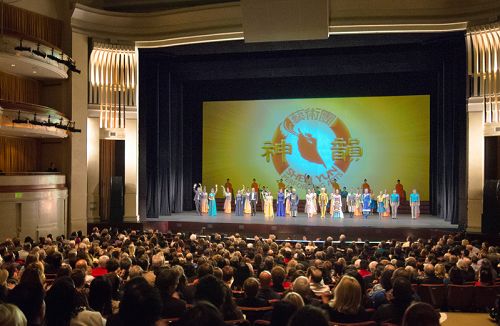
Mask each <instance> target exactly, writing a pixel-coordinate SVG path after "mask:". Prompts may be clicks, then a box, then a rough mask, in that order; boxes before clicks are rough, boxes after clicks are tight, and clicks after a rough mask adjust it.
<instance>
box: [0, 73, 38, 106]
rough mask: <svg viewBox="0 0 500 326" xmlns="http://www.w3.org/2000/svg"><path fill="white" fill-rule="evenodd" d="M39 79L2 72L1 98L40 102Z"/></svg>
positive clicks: (13, 100) (33, 102)
mask: <svg viewBox="0 0 500 326" xmlns="http://www.w3.org/2000/svg"><path fill="white" fill-rule="evenodd" d="M40 89H41V84H40V82H39V81H37V80H34V79H29V78H22V77H18V76H14V75H9V74H6V73H4V72H0V99H2V100H6V101H11V102H24V103H31V104H40Z"/></svg>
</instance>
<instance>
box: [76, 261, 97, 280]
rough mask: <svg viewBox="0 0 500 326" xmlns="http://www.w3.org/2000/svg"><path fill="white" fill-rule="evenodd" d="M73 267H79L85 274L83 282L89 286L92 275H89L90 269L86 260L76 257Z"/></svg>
mask: <svg viewBox="0 0 500 326" xmlns="http://www.w3.org/2000/svg"><path fill="white" fill-rule="evenodd" d="M75 269H79V270H81V271H82V272H83V273H84V274H85V284H86V285H87V286H89V285H90V282H92V280H93V279H94V277H93V276H92V275H90V271H91V269H90V268H89V265H88V263H87V261H86V260H85V259H78V260H77V261H76V263H75Z"/></svg>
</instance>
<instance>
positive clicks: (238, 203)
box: [234, 194, 244, 216]
mask: <svg viewBox="0 0 500 326" xmlns="http://www.w3.org/2000/svg"><path fill="white" fill-rule="evenodd" d="M243 200H244V198H243V196H242V195H241V194H236V198H235V200H234V201H235V207H234V213H235V215H236V216H243Z"/></svg>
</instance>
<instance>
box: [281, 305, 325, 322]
mask: <svg viewBox="0 0 500 326" xmlns="http://www.w3.org/2000/svg"><path fill="white" fill-rule="evenodd" d="M328 320H329V318H328V315H327V314H326V312H325V311H324V310H323V309H320V308H317V307H315V306H312V305H307V306H304V307H302V308H300V309H299V310H297V312H295V313H294V314H293V315H292V317H291V318H290V320H289V322H288V326H304V325H314V326H328V325H329V322H328Z"/></svg>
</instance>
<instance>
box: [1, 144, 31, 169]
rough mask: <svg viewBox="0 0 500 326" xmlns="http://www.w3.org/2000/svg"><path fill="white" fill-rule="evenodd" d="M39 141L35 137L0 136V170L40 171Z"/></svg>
mask: <svg viewBox="0 0 500 326" xmlns="http://www.w3.org/2000/svg"><path fill="white" fill-rule="evenodd" d="M39 157H40V142H39V140H37V139H31V138H18V137H4V136H0V170H2V171H3V172H37V171H40V166H39V162H40V160H39Z"/></svg>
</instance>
